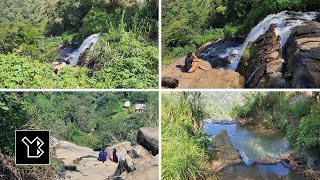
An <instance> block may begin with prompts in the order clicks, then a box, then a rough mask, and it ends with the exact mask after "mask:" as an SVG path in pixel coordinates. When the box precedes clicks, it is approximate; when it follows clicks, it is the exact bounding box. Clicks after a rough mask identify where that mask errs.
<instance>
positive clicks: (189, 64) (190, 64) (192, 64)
mask: <svg viewBox="0 0 320 180" xmlns="http://www.w3.org/2000/svg"><path fill="white" fill-rule="evenodd" d="M184 64H185V66H186V69H187V72H188V73H192V72H194V71H195V70H196V69H198V68H199V69H203V70H205V71H207V70H208V69H206V68H205V67H203V66H201V65H200V61H199V59H198V58H197V57H196V55H194V54H193V53H192V52H188V55H187V57H186V59H185V60H184Z"/></svg>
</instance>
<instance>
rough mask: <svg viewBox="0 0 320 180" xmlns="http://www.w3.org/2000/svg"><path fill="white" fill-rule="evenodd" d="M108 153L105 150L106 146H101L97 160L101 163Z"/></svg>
mask: <svg viewBox="0 0 320 180" xmlns="http://www.w3.org/2000/svg"><path fill="white" fill-rule="evenodd" d="M107 156H108V153H107V152H106V148H104V147H102V148H101V151H100V152H99V157H98V161H102V162H103V163H104V162H105V161H106V160H107Z"/></svg>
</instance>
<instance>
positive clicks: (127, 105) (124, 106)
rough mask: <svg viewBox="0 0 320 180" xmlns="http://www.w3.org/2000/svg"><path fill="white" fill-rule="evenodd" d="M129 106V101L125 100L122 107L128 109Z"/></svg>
mask: <svg viewBox="0 0 320 180" xmlns="http://www.w3.org/2000/svg"><path fill="white" fill-rule="evenodd" d="M130 106H131V102H130V101H126V102H125V103H124V104H123V108H126V109H128V108H129V107H130Z"/></svg>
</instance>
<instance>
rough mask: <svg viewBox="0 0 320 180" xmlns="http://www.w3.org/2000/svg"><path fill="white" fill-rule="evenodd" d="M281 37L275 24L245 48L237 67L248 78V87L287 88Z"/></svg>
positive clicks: (246, 84)
mask: <svg viewBox="0 0 320 180" xmlns="http://www.w3.org/2000/svg"><path fill="white" fill-rule="evenodd" d="M281 52H282V49H281V45H280V37H279V36H276V33H275V25H271V26H270V28H269V30H268V31H267V32H266V33H265V34H263V35H261V36H260V37H259V38H258V39H257V40H256V41H255V42H253V43H251V44H249V45H248V46H247V48H246V49H245V51H244V53H243V55H242V57H241V60H240V63H239V65H238V67H237V69H236V71H237V72H239V73H240V74H241V75H243V76H244V77H245V79H246V83H245V86H246V87H248V88H287V87H288V84H287V82H286V80H285V79H284V78H283V74H282V69H283V65H284V60H283V59H282V58H281V57H282V53H281Z"/></svg>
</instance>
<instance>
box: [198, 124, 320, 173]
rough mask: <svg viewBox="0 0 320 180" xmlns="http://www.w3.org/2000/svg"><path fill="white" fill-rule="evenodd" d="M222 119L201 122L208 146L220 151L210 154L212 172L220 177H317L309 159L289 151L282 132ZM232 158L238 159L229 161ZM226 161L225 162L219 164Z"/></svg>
mask: <svg viewBox="0 0 320 180" xmlns="http://www.w3.org/2000/svg"><path fill="white" fill-rule="evenodd" d="M225 121H226V120H224V119H214V120H206V121H205V124H204V131H205V133H206V134H207V135H208V137H209V138H210V141H211V146H210V149H212V150H213V151H215V153H214V154H217V155H219V154H220V155H219V156H217V155H216V156H215V157H214V159H213V160H212V163H211V167H212V169H214V170H215V171H214V172H220V173H222V179H244V178H260V179H270V178H289V179H297V178H298V179H307V178H306V177H308V178H310V179H317V178H316V177H317V176H318V174H319V173H320V172H319V171H315V170H313V169H312V168H311V167H310V166H307V164H309V165H310V162H308V161H307V160H305V159H304V157H303V156H301V155H297V153H295V152H294V151H292V147H291V145H290V143H289V142H288V141H287V139H286V138H285V134H283V133H281V132H280V131H278V130H274V129H266V128H260V127H259V126H246V125H239V124H238V122H239V121H237V119H235V120H234V121H233V122H232V121H231V122H232V123H226V122H225ZM229 121H230V120H229ZM225 145H227V146H228V147H229V148H230V150H228V151H225V150H226V149H229V148H225V147H224V146H225ZM221 147H223V148H221ZM229 152H234V153H233V154H234V155H231V154H230V153H229ZM236 157H240V160H241V161H237V160H235V161H229V159H233V158H236ZM293 157H294V158H293ZM298 157H299V158H298ZM221 160H223V161H221ZM226 161H227V162H228V163H222V162H226Z"/></svg>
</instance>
